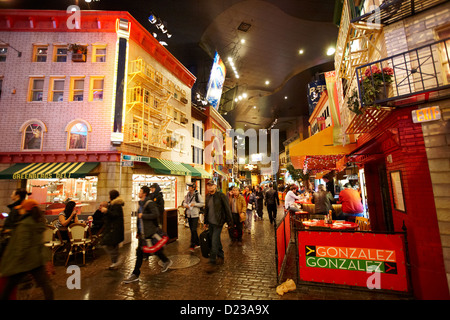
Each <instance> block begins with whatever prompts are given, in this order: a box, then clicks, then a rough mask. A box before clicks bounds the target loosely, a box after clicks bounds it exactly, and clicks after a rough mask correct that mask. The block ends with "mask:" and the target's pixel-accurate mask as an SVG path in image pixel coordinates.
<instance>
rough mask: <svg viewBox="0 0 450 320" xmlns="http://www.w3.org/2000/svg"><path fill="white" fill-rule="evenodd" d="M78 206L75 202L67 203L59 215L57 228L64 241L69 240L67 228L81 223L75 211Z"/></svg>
mask: <svg viewBox="0 0 450 320" xmlns="http://www.w3.org/2000/svg"><path fill="white" fill-rule="evenodd" d="M76 205H77V204H76V203H75V202H74V201H69V202H67V204H66V208H65V209H64V211H62V212H61V213H60V214H59V216H58V220H57V221H56V224H55V227H56V228H58V229H59V232H60V233H61V238H62V239H63V240H67V241H68V240H69V233H68V232H67V227H68V226H70V225H71V224H72V223H79V221H78V216H77V211H76V210H74V209H75V206H76Z"/></svg>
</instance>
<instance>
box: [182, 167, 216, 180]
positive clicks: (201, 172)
mask: <svg viewBox="0 0 450 320" xmlns="http://www.w3.org/2000/svg"><path fill="white" fill-rule="evenodd" d="M183 166H185V167H186V168H187V169H188V170H189V171H191V174H190V176H192V177H200V178H203V179H211V178H212V175H211V174H210V173H208V172H207V171H206V170H205V169H203V168H200V167H194V166H191V165H190V164H187V163H183Z"/></svg>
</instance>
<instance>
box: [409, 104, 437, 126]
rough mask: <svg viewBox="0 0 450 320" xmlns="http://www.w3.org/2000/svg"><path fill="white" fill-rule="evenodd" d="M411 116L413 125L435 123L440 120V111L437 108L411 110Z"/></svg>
mask: <svg viewBox="0 0 450 320" xmlns="http://www.w3.org/2000/svg"><path fill="white" fill-rule="evenodd" d="M411 114H412V120H413V122H414V123H421V122H428V121H435V120H439V119H440V118H441V110H440V109H439V107H438V106H434V107H428V108H422V109H417V110H413V111H411Z"/></svg>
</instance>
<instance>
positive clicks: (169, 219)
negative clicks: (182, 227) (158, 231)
mask: <svg viewBox="0 0 450 320" xmlns="http://www.w3.org/2000/svg"><path fill="white" fill-rule="evenodd" d="M163 231H164V232H165V233H167V235H168V236H169V243H170V242H172V241H175V240H178V211H177V209H176V208H171V209H165V210H164V216H163Z"/></svg>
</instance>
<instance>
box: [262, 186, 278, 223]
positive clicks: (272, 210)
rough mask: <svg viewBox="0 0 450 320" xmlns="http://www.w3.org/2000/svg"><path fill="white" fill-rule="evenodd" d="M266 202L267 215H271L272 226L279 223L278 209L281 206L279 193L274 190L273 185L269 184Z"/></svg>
mask: <svg viewBox="0 0 450 320" xmlns="http://www.w3.org/2000/svg"><path fill="white" fill-rule="evenodd" d="M265 202H266V206H267V213H268V215H269V221H270V224H272V223H274V222H275V223H276V221H277V207H278V206H279V205H280V199H279V197H278V192H277V191H276V190H274V189H273V184H272V183H269V190H268V191H267V192H266V195H265Z"/></svg>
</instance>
